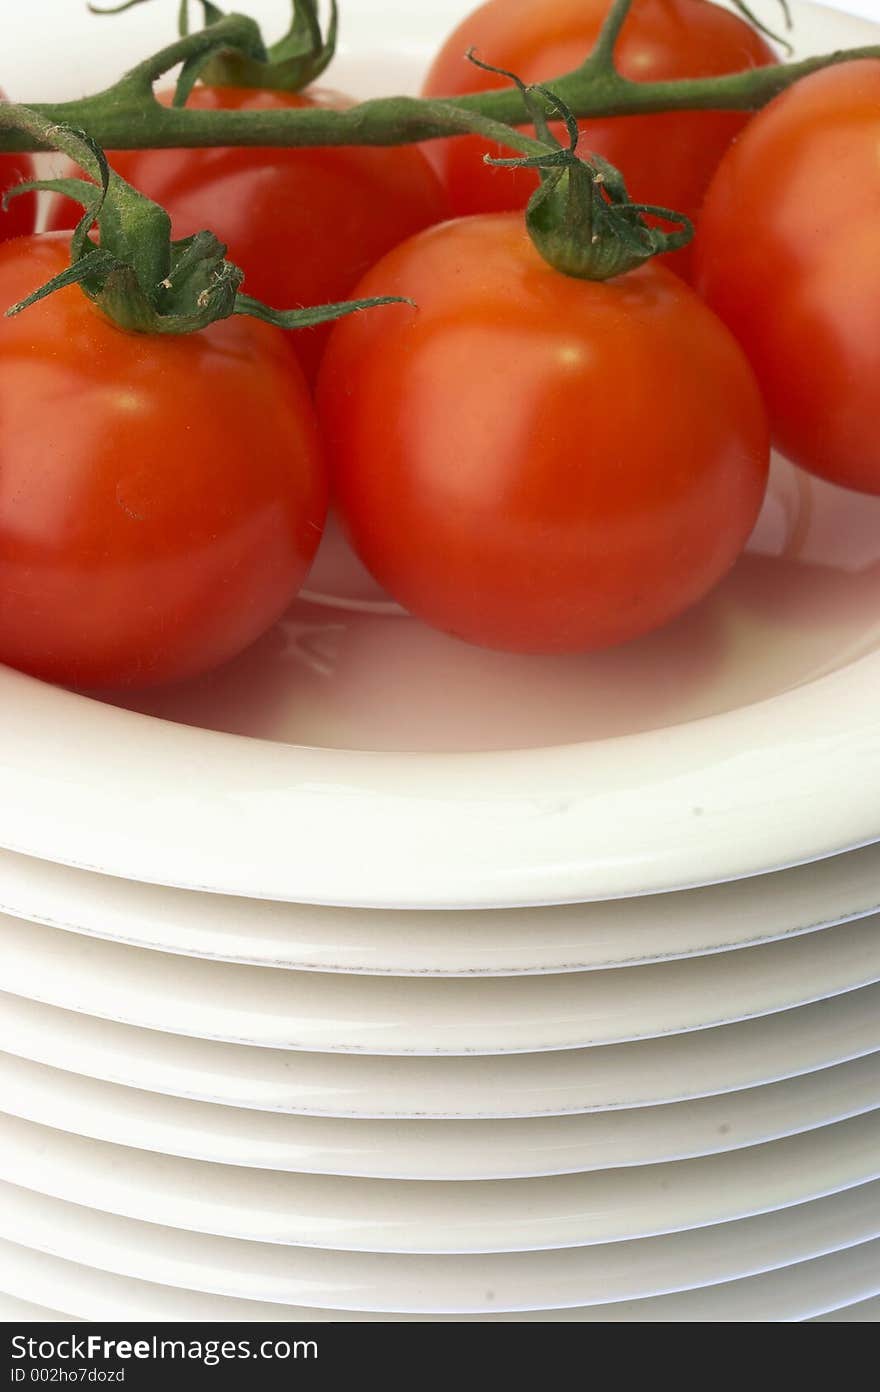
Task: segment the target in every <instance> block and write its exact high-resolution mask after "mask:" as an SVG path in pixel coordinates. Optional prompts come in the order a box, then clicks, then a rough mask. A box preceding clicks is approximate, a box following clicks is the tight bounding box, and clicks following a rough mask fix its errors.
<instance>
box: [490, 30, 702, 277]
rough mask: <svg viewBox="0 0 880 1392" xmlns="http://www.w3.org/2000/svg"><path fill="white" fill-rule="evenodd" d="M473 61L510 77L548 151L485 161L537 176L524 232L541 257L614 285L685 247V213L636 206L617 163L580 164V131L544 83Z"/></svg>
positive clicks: (593, 160) (689, 231)
mask: <svg viewBox="0 0 880 1392" xmlns="http://www.w3.org/2000/svg"><path fill="white" fill-rule="evenodd" d="M468 57H469V58H470V60H471V62H473V63H474V64H475V65H476V66H477V67H479V68H484V69H486V70H487V71H488V72H494V73H498V74H499V75H501V76H502V77H507V78H509V79H510V80H511V81H512V82H514V83H515V84H516V86H517V87H518V88H519V90H520V92H521V93H522V97H523V101H524V102H525V106H526V110H527V111H528V113H529V117H530V118H531V121H532V124H533V125H534V127H535V131H536V133H537V135H538V137H539V139H540V142H541V144H542V145H543V150H542V151H541V152H540V153H538V154H533V155H516V156H508V157H505V158H496V157H494V156H492V155H484V156H483V158H484V160H485V162H486V163H487V164H491V165H493V166H496V167H498V168H503V169H534V170H536V171H537V173H538V175H539V177H540V180H541V182H540V183H539V185H538V187H537V188H536V189H535V192H534V193H533V194H532V196H531V198H530V199H529V202H528V205H527V207H526V227H527V229H528V232H529V236H530V237H531V239H532V242H533V243H534V245H535V247H536V248H537V250H538V251H539V252H540V254H541V256H542V257H543V258H544V260H545V261H547V262H548V263H549V264H550V265H551V266H553V268H554V269H555V270H557V271H561V272H562V273H563V275H569V276H572V277H574V278H575V279H578V280H611V279H613V277H615V276H619V275H625V274H626V272H627V271H632V270H634V269H635V268H636V266H640V265H642V264H643V262H645V261H649V260H650V259H651V258H652V257H654V256H660V255H662V254H663V253H664V252H669V251H678V250H679V249H680V248H681V247H684V246H687V244H688V243H689V242H690V241H691V240H692V238H693V235H694V225H693V223H692V222H691V220H690V218H688V217H686V216H685V214H684V213H678V212H675V210H674V209H672V208H659V207H654V206H652V205H649V204H646V203H634V202H633V201H632V199H631V198H630V196H629V193H628V192H627V188H626V184H625V182H624V179H623V176H622V174H621V173H620V171H619V170H617V169H615V167H614V165H612V164H609V162H608V161H607V160H605V159H602V157H601V156H600V155H592V156H591V157H590V159H589V160H584V159H581V158H580V156H579V155H578V153H577V146H578V141H579V139H580V128H579V127H578V123H577V121H576V119H575V117H574V115H573V114H572V112H571V111H570V109H569V108H568V107H567V106H566V105H565V103H564V102H563V101H561V100H560V99H559V97H558V96H557V95H556V94H555V93H553V92H551V91H549V90H548V89H547V88H546V87H542V86H541V85H540V84H535V85H531V86H529V85H527V84H526V83H524V82H523V81H522V79H521V78H519V77H517V75H516V73H512V72H508V71H507V70H506V69H504V68H494V67H492V66H490V64H488V63H483V62H481V61H480V60H479V59H478V58H476V57H475V55H474V54H473V52H471V53H469V54H468ZM551 119H556V120H560V121H562V122H563V124H564V125H565V129H566V134H567V136H568V144H567V145H563V144H561V142H560V141H559V140H557V139H556V136H555V135H554V134H553V132H552V131H551V129H550V120H551ZM646 217H655V218H661V219H662V220H663V221H665V222H671V223H676V224H678V226H677V228H676V230H675V231H672V232H668V231H666V230H665V229H663V228H662V227H655V226H653V225H652V224H651V223H648V222H646V221H645V218H646Z"/></svg>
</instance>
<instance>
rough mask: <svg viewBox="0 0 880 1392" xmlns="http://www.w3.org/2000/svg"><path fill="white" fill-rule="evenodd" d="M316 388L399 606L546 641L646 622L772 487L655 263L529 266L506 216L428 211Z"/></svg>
mask: <svg viewBox="0 0 880 1392" xmlns="http://www.w3.org/2000/svg"><path fill="white" fill-rule="evenodd" d="M404 290H405V292H406V293H407V294H408V295H410V296H412V298H413V299H414V300H415V302H416V304H417V306H418V309H411V308H409V307H408V306H400V307H396V306H395V307H392V308H390V309H387V310H383V312H382V313H383V317H382V321H381V324H380V323H379V322H378V320H377V319H371V318H369V317H368V316H355V317H354V318H353V319H350V320H346V321H341V322H340V323H338V324H337V325H336V326H335V327H334V331H333V335H332V337H331V340H330V345H329V347H328V350H327V354H326V357H325V360H324V364H323V367H322V371H321V374H320V378H319V384H318V409H319V418H320V420H321V424H322V428H323V433H324V438H325V443H326V445H327V450H328V459H329V463H330V470H331V487H332V492H333V494H334V498H335V503H336V506H337V508H338V510H339V512H340V515H341V518H342V521H343V525H344V527H345V528H346V530H347V533H348V535H349V538H350V540H351V541H352V543H353V545H354V547H355V549H356V551H357V552H358V553H359V555H360V556H361V558H362V560H363V561H364V562H365V564H366V565H367V567H368V568H369V569H370V570H371V571H372V573H373V575H374V576H375V577H376V579H377V580H378V581H379V582H380V584H382V585H383V586H384V587H385V588H386V590H388V592H389V593H390V594H391V595H393V596H394V598H395V599H397V600H398V601H399V602H400V603H401V604H403V605H404V606H405V607H406V608H407V609H409V610H410V611H411V612H412V613H413V614H415V615H416V616H417V617H419V618H422V619H424V620H425V621H426V622H427V623H429V624H431V625H433V626H434V627H436V628H439V629H442V630H444V631H446V632H448V633H452V634H455V635H457V636H459V637H461V638H464V639H466V640H468V641H470V642H473V643H478V644H481V645H483V646H486V647H491V648H501V649H506V650H509V651H513V652H532V653H561V652H575V651H586V650H589V649H592V648H602V647H607V646H611V645H614V644H617V643H621V642H624V641H625V640H627V639H630V638H633V637H636V636H637V635H639V634H643V633H647V632H649V631H650V630H652V629H655V628H658V627H660V626H661V625H662V624H664V623H665V622H667V620H669V619H671V618H673V617H674V616H675V615H677V614H679V613H681V612H682V611H683V610H684V609H686V608H688V607H689V606H690V605H692V604H694V603H695V602H696V601H697V600H698V599H700V598H701V597H702V596H703V595H704V594H705V593H706V592H707V591H708V590H709V589H710V588H711V587H712V586H713V585H714V584H715V583H716V581H718V580H719V579H720V578H721V577H722V576H723V575H724V574H725V572H726V571H727V570H728V569H729V567H730V566H731V565H732V564H733V562H734V560H735V559H736V556H737V555H738V554H739V552H740V550H741V549H742V547H743V546H744V544H745V542H746V540H747V538H748V535H749V533H750V531H751V529H752V526H753V524H754V522H755V519H756V517H757V515H758V512H759V510H760V506H761V502H762V499H763V495H764V491H765V488H766V482H767V471H768V463H769V443H768V432H767V423H766V416H765V412H764V408H763V404H762V402H761V399H760V394H759V392H758V389H757V386H756V384H755V381H754V378H753V375H752V373H751V370H750V368H749V366H748V363H747V362H746V360H745V358H744V356H743V354H742V353H741V351H740V349H739V348H738V346H737V344H736V342H735V340H734V339H733V337H732V335H730V334H729V333H728V332H727V330H726V329H725V328H724V326H723V325H722V324H721V323H720V322H719V321H718V320H717V319H716V318H715V317H714V315H712V314H711V313H710V312H709V311H708V310H707V309H706V307H705V306H704V305H703V304H702V303H701V301H700V300H699V299H698V297H697V296H696V295H695V294H694V293H693V292H692V291H691V290H690V289H689V288H688V287H687V286H686V285H684V283H683V282H682V281H681V280H680V279H679V278H678V277H676V276H674V275H672V274H671V273H669V272H667V271H665V270H664V269H663V268H662V267H660V266H658V265H656V264H650V265H647V266H643V267H641V268H640V269H639V270H637V271H635V272H632V273H630V274H629V275H627V276H624V277H621V278H620V279H619V280H616V281H612V282H608V283H604V284H599V283H593V282H587V281H579V280H572V279H569V278H567V277H565V276H562V275H560V274H559V273H558V272H556V271H554V270H552V269H551V268H550V267H549V266H547V265H546V264H545V263H544V262H543V261H542V260H541V259H540V257H539V256H538V254H537V252H536V251H535V250H534V248H533V247H532V245H531V243H530V241H529V240H528V237H527V235H526V232H525V229H524V227H523V220H522V217H521V215H518V214H490V215H487V216H485V217H474V218H465V219H461V220H459V221H456V222H449V223H445V224H443V225H442V226H440V227H436V228H433V229H431V230H429V231H427V232H424V233H421V234H419V235H418V236H417V237H414V238H412V239H411V240H410V241H409V242H407V243H405V244H404V245H403V246H401V247H398V248H397V249H396V250H395V251H393V252H391V253H390V254H389V255H388V256H387V257H386V258H385V259H384V261H382V262H380V263H379V265H378V266H376V267H374V268H373V270H372V271H371V272H370V273H369V274H368V275H367V276H366V277H365V279H364V280H363V281H362V282H361V284H360V286H359V288H358V293H359V294H365V295H366V294H378V293H383V294H385V293H389V294H395V293H403V292H404Z"/></svg>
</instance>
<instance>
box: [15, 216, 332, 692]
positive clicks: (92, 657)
mask: <svg viewBox="0 0 880 1392" xmlns="http://www.w3.org/2000/svg"><path fill="white" fill-rule="evenodd" d="M67 261H68V255H67V239H66V237H64V236H63V234H62V235H58V234H44V235H43V236H39V237H26V238H25V237H23V238H18V239H16V240H15V241H11V242H6V243H5V244H4V245H3V246H0V305H2V306H3V307H4V308H5V307H6V306H8V305H10V304H13V303H15V302H16V301H18V300H19V299H21V298H22V297H23V296H24V295H26V294H27V293H28V292H29V291H31V290H33V289H35V288H36V286H38V285H40V284H41V283H43V282H44V281H46V280H48V279H49V278H50V277H51V276H53V275H55V274H57V273H58V272H59V271H60V270H62V269H63V268H64V266H65V265H66V264H67ZM0 421H2V431H0V661H2V662H6V663H9V664H10V665H12V666H14V667H19V668H21V669H23V670H24V671H26V672H30V673H32V674H33V675H35V676H39V677H44V678H46V679H48V680H51V681H57V682H63V683H66V684H69V685H75V686H79V687H122V686H143V685H152V684H156V683H159V682H166V681H174V680H177V679H179V678H183V677H188V676H191V675H193V674H195V673H197V672H201V671H204V670H206V669H208V668H210V667H213V666H216V665H217V664H219V663H221V662H223V661H224V660H225V659H226V658H229V657H232V656H233V655H234V654H235V653H237V652H239V651H240V650H241V649H242V648H244V647H246V646H247V644H249V643H250V642H252V641H253V640H254V639H255V638H257V637H258V635H259V634H260V633H262V632H263V630H264V629H266V628H267V627H268V626H269V625H270V624H271V623H272V622H273V621H274V620H275V619H277V618H278V617H279V615H280V614H281V613H282V612H283V611H284V609H285V608H286V606H287V604H288V603H289V602H290V600H291V599H292V598H293V596H294V594H295V593H296V590H297V589H298V587H299V585H300V583H301V581H302V579H303V578H304V576H305V573H306V570H307V568H308V566H309V563H310V561H311V559H312V556H313V555H314V552H315V549H316V546H317V542H318V540H319V538H320V535H321V528H322V525H323V521H324V515H325V510H326V478H325V473H324V468H323V464H322V462H321V459H320V456H319V447H318V441H317V433H316V427H315V420H314V411H313V407H312V404H311V400H310V397H309V392H308V389H307V387H306V385H305V382H304V380H303V378H302V374H301V373H300V371H299V369H298V367H297V364H296V362H295V361H294V360H293V358H292V355H291V353H290V351H289V349H288V348H287V346H286V343H285V341H284V335H283V334H282V333H281V332H280V331H279V330H277V329H273V328H271V327H270V326H268V325H265V324H258V323H255V322H253V321H252V320H248V319H244V318H240V317H236V318H233V319H227V320H225V321H224V322H223V323H219V324H215V325H212V327H211V328H209V329H207V330H205V331H204V332H202V333H199V334H192V335H187V336H185V337H172V336H163V337H148V336H146V335H143V334H129V333H123V332H121V331H120V330H119V329H117V328H115V327H114V326H113V325H112V324H111V323H110V322H109V321H108V320H107V319H105V318H104V317H103V315H102V314H101V313H100V312H99V311H98V310H97V309H95V308H94V306H93V305H92V304H91V303H90V302H89V301H88V300H86V298H85V297H84V295H83V294H82V293H81V292H80V291H79V290H78V289H76V288H70V289H66V290H62V291H60V292H58V293H57V294H54V295H52V296H50V297H49V298H48V299H46V300H43V301H42V302H41V303H39V304H37V305H34V306H33V307H32V308H30V309H27V310H25V311H23V312H22V313H21V314H20V315H18V316H17V317H15V318H13V319H0Z"/></svg>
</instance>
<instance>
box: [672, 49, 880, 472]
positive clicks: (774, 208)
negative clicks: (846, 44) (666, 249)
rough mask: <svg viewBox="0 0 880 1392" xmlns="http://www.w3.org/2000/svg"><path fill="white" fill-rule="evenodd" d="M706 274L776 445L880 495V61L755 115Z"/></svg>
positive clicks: (833, 76)
mask: <svg viewBox="0 0 880 1392" xmlns="http://www.w3.org/2000/svg"><path fill="white" fill-rule="evenodd" d="M697 271H698V276H699V287H700V289H701V291H702V293H703V294H704V295H705V297H706V298H707V299H708V301H709V303H710V304H711V305H712V306H713V308H714V309H715V310H716V311H717V312H718V313H719V314H720V315H721V316H722V318H723V319H725V320H726V322H727V323H728V324H729V325H730V327H731V328H732V329H733V331H734V333H735V334H736V335H737V337H738V338H739V340H740V342H741V343H742V345H743V347H744V348H745V350H746V353H747V354H748V356H749V357H750V358H751V361H752V365H753V367H754V368H755V371H756V373H757V376H758V380H759V381H760V383H761V386H762V387H763V390H764V394H765V397H766V399H767V403H768V406H769V409H770V421H771V426H772V429H773V433H774V437H775V440H776V443H777V444H778V445H779V448H780V449H781V450H782V451H783V452H784V453H785V454H787V455H788V456H789V458H791V459H793V460H794V461H795V462H796V463H797V464H801V465H803V467H804V468H805V469H809V470H811V471H812V472H813V473H815V474H820V475H821V476H822V477H823V478H827V479H831V480H832V481H833V482H834V483H840V484H843V485H845V486H846V487H848V488H856V489H859V490H861V491H863V492H866V493H880V431H878V429H877V393H878V389H880V62H877V61H868V60H866V61H864V62H858V63H846V64H843V65H841V66H839V67H832V68H827V69H826V70H824V71H823V72H818V73H815V74H814V75H813V76H812V77H808V78H805V79H804V81H802V82H798V83H796V84H795V86H793V87H790V88H789V89H788V91H786V92H784V93H783V94H782V95H781V96H779V97H777V98H776V100H775V101H774V102H772V103H771V104H770V105H769V106H768V107H766V108H765V109H764V111H762V112H761V113H760V114H759V115H758V116H756V117H755V120H754V122H753V124H752V125H751V126H750V127H749V129H748V130H747V131H746V133H745V134H744V135H743V137H742V139H741V140H740V141H738V142H737V144H736V145H735V146H734V147H733V148H732V149H731V150H730V152H729V153H728V155H727V157H726V159H725V160H724V162H723V163H722V164H721V166H720V168H719V170H718V173H717V175H716V177H715V180H714V182H713V184H712V186H711V188H710V191H709V195H708V198H707V201H706V209H705V214H704V217H703V224H702V228H701V231H700V235H699V238H698V247H697Z"/></svg>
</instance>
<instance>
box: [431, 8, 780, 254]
mask: <svg viewBox="0 0 880 1392" xmlns="http://www.w3.org/2000/svg"><path fill="white" fill-rule="evenodd" d="M608 5H609V0H538V3H536V0H489V3H488V4H485V5H482V6H480V8H479V9H476V10H474V11H473V13H472V14H471V15H469V16H468V17H467V18H466V19H465V20H463V21H462V23H461V24H460V25H459V26H458V28H457V29H456V30H455V31H454V32H453V33H452V34H451V35H450V37H449V38H448V39H447V40H446V42H445V44H444V45H443V47H442V49H441V50H440V52H439V54H438V55H437V57H436V59H435V60H434V63H433V65H432V67H431V69H430V72H429V73H428V77H427V79H426V81H425V84H424V88H423V91H424V94H425V95H426V96H432V97H441V96H460V95H461V94H463V93H465V92H481V91H487V90H490V89H492V88H496V87H503V86H505V85H507V79H505V78H503V77H496V76H495V75H494V74H492V73H486V72H482V71H481V70H480V69H479V68H476V67H475V66H474V65H473V64H472V63H470V62H468V61H467V59H466V57H465V54H466V53H467V51H468V49H470V48H474V49H475V50H476V56H477V57H478V58H480V59H481V60H482V61H483V62H487V63H492V64H494V65H495V66H496V67H501V68H506V69H508V71H511V72H515V73H516V74H517V75H518V76H519V77H521V78H522V79H523V80H524V81H526V82H547V81H549V80H550V79H551V78H554V77H559V76H561V75H562V74H564V73H567V72H569V71H571V70H572V69H574V68H576V67H578V66H579V65H580V64H581V63H582V62H583V60H584V58H585V57H586V56H587V54H588V53H589V52H590V50H591V49H592V48H593V46H594V44H595V42H596V39H597V38H598V35H599V30H600V28H601V25H602V21H603V20H604V18H605V15H606V14H607V12H608ZM615 56H616V62H617V64H618V67H619V69H620V71H621V72H622V73H623V75H624V76H625V77H629V78H631V79H632V80H633V81H642V82H654V81H665V80H671V79H674V78H682V77H709V76H714V75H718V74H721V73H728V72H736V71H738V70H740V69H742V68H749V67H759V66H764V65H767V64H770V63H774V62H775V61H776V55H775V54H774V52H773V49H772V48H771V47H770V45H769V44H768V43H767V42H766V40H765V39H764V38H763V37H762V36H761V35H760V34H759V33H757V32H756V31H755V30H754V29H752V28H751V26H750V25H748V24H747V23H745V21H743V20H742V19H740V18H739V17H738V16H736V15H733V14H730V13H729V12H727V11H725V10H721V9H719V8H718V7H717V6H715V5H713V4H709V3H706V0H636V4H635V5H634V7H633V9H632V10H631V11H630V14H629V15H628V17H627V19H626V22H625V23H624V26H623V29H622V31H621V34H620V38H619V40H618V45H617V48H616V51H615ZM748 120H749V113H746V112H735V111H690V112H686V111H680V112H664V113H660V114H656V115H648V116H617V117H611V118H608V117H606V118H599V119H594V118H590V119H589V120H583V121H580V122H579V125H580V128H581V131H582V132H583V135H582V138H581V141H580V143H579V153H580V154H581V155H582V156H584V157H587V156H588V155H589V153H590V151H594V152H595V153H597V154H600V155H604V157H605V158H606V159H608V160H610V161H611V163H612V164H614V165H616V166H617V168H618V169H620V170H621V172H622V174H623V176H624V178H625V179H626V181H627V185H628V188H629V192H630V195H631V197H632V198H633V199H634V201H636V202H642V203H652V204H658V205H660V206H661V207H665V208H671V209H673V210H675V211H676V212H680V213H685V214H687V216H688V217H690V218H692V219H694V220H696V219H697V218H698V216H699V212H700V207H701V204H702V201H703V196H704V194H705V191H706V188H707V186H708V183H709V180H710V178H711V177H712V173H713V171H714V170H715V167H716V166H717V164H718V161H719V160H720V158H721V156H722V154H723V153H724V151H725V149H726V148H727V146H728V145H729V144H730V142H731V140H733V139H734V137H735V136H736V135H738V134H739V132H740V131H741V130H742V129H743V127H744V126H745V124H746V122H747V121H748ZM561 134H562V133H561V131H560V135H561ZM426 148H427V149H428V152H429V155H430V156H431V158H433V159H434V161H435V163H436V165H437V168H438V170H439V171H440V175H441V178H442V179H443V182H444V183H445V185H446V187H447V189H448V191H449V197H450V201H451V203H452V209H453V212H454V213H455V214H456V216H460V215H463V214H467V213H489V212H507V211H512V210H514V209H516V208H524V207H525V205H526V203H527V202H528V199H529V196H530V195H531V193H532V191H533V189H534V188H535V187H536V186H537V176H536V175H535V174H534V172H533V171H531V170H517V171H515V172H514V171H512V170H510V169H493V168H492V166H491V165H487V164H485V163H484V162H483V155H484V154H486V153H487V152H488V153H491V154H493V155H499V154H500V155H509V154H511V153H512V152H511V151H510V150H507V149H502V148H501V147H500V146H497V145H490V144H489V143H488V142H487V141H484V140H481V139H480V138H479V137H476V136H467V137H464V138H463V139H456V140H442V141H434V142H432V143H431V144H430V145H429V146H427V147H426ZM666 264H667V266H668V267H669V268H670V269H673V270H676V271H677V272H678V273H679V274H680V275H684V276H688V275H689V268H690V250H689V248H685V249H684V250H682V251H679V252H676V253H674V254H673V255H672V256H671V257H670V258H669V259H668V260H667V262H666Z"/></svg>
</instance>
